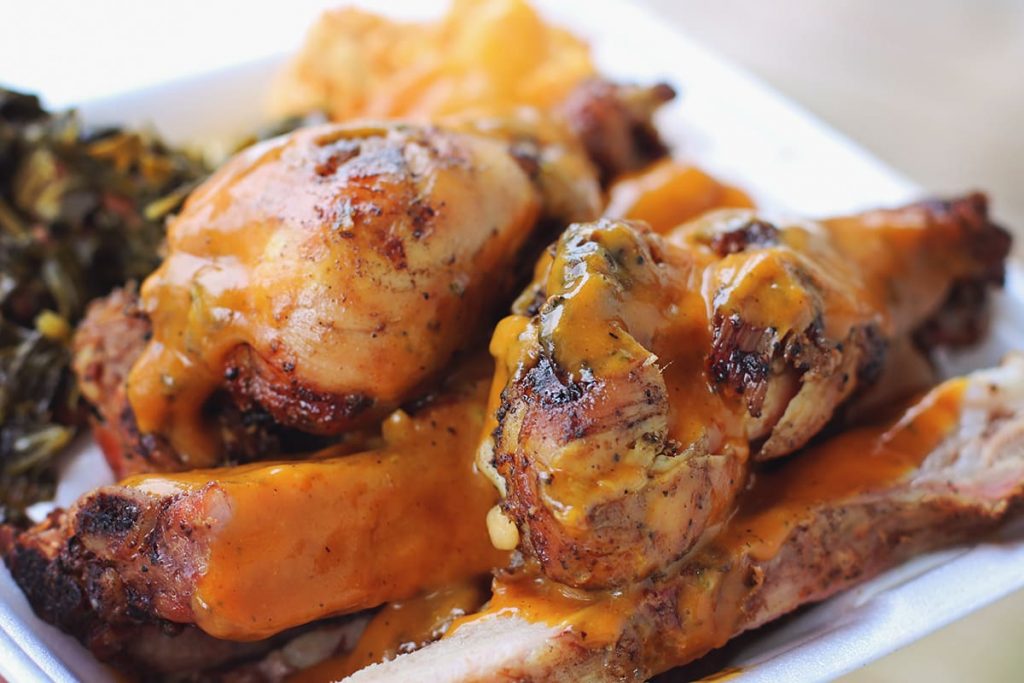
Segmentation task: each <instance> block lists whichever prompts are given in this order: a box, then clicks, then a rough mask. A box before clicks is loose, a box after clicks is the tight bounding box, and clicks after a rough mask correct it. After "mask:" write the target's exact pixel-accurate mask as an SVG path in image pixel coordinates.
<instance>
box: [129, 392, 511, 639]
mask: <svg viewBox="0 0 1024 683" xmlns="http://www.w3.org/2000/svg"><path fill="white" fill-rule="evenodd" d="M487 384H488V383H487V381H486V380H484V379H481V380H478V381H476V382H475V383H474V384H473V385H472V389H471V391H469V392H468V393H467V394H466V395H464V396H458V397H456V398H454V399H448V400H447V402H441V403H440V404H438V405H435V406H431V407H428V408H426V409H424V411H423V413H422V414H419V415H417V416H415V417H410V416H408V415H407V414H405V413H404V412H403V411H397V412H396V413H394V414H393V415H392V416H391V417H390V418H388V420H386V421H385V423H384V426H383V438H384V441H385V443H386V445H385V447H384V448H382V449H380V450H378V451H370V452H366V453H360V454H356V455H347V456H345V457H340V458H333V459H332V458H328V459H323V460H313V461H306V462H284V463H270V464H265V463H260V464H253V465H246V466H241V467H236V468H230V469H223V470H206V471H202V470H200V471H196V472H188V473H182V474H173V475H145V476H141V477H135V478H132V479H129V480H127V481H126V482H124V484H125V485H127V486H133V487H138V488H141V489H147V488H148V489H151V490H155V491H160V492H162V493H167V492H168V491H169V490H170V491H197V490H200V489H203V488H204V487H206V486H208V485H209V486H213V487H216V489H218V491H219V492H220V493H221V494H223V497H224V499H225V500H226V503H227V506H228V513H227V514H226V515H225V518H226V519H225V520H224V521H223V526H222V528H220V529H218V530H215V532H214V535H213V540H212V541H211V547H210V553H209V557H208V560H207V566H206V571H205V573H204V574H203V575H202V577H201V578H200V579H199V582H198V586H197V590H196V592H195V594H194V596H193V600H192V608H193V612H194V616H195V621H196V624H197V625H198V626H199V627H200V628H201V629H203V630H204V631H206V632H207V633H209V634H211V635H214V636H216V637H219V638H228V639H233V640H253V639H258V638H264V637H267V636H270V635H272V634H274V633H277V632H279V631H281V630H283V629H285V628H288V627H291V626H295V625H298V624H304V623H307V622H309V621H312V620H314V619H319V618H323V617H326V616H329V615H331V614H341V613H347V612H352V611H355V610H360V609H366V608H369V607H373V606H376V605H379V604H381V603H383V602H387V601H392V600H400V599H404V598H408V597H410V596H413V595H415V594H416V593H418V592H420V591H423V590H428V589H431V588H435V587H438V586H444V585H447V584H449V583H451V582H453V581H460V580H463V579H466V578H468V577H473V576H477V575H479V574H481V573H485V572H487V571H489V570H491V569H492V568H494V567H502V566H504V565H505V564H506V563H507V560H508V553H506V552H502V551H498V550H495V549H494V548H493V546H491V543H490V541H489V539H488V536H487V530H486V526H485V524H484V519H485V516H486V514H487V511H488V509H490V508H491V507H492V506H493V505H494V504H495V503H496V502H497V492H496V491H495V490H494V487H493V486H492V485H491V484H490V482H488V481H487V480H486V479H485V478H484V477H483V476H482V475H481V474H480V473H479V472H478V471H477V470H476V468H475V466H474V464H473V455H474V453H475V450H476V446H477V443H478V441H479V435H480V429H481V427H482V425H483V422H484V406H485V400H486V398H485V397H486V392H487ZM211 482H212V483H211Z"/></svg>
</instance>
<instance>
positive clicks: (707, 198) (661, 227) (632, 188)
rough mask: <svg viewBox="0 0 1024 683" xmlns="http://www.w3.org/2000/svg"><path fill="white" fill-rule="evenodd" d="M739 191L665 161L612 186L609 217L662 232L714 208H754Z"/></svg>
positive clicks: (681, 164)
mask: <svg viewBox="0 0 1024 683" xmlns="http://www.w3.org/2000/svg"><path fill="white" fill-rule="evenodd" d="M752 208H754V202H753V201H752V200H751V199H750V197H749V196H748V195H747V194H746V193H745V192H743V191H742V190H740V189H739V188H736V187H732V186H731V185H726V184H724V183H721V182H719V181H718V180H716V179H715V178H713V177H711V176H710V175H708V174H707V173H705V172H704V171H702V170H701V169H699V168H697V167H696V166H693V165H691V164H687V163H685V162H682V161H676V160H673V159H664V160H662V161H659V162H657V163H655V164H652V165H651V166H650V167H648V168H645V169H644V170H642V171H639V172H637V173H631V174H629V175H626V176H623V177H622V178H620V179H618V180H616V181H615V183H614V184H613V185H612V187H611V190H610V194H609V201H608V210H607V212H606V213H607V215H608V216H611V217H613V218H630V219H634V220H641V221H647V223H649V224H650V226H651V228H653V229H654V231H655V232H658V233H662V234H664V233H667V232H669V231H671V230H672V228H675V227H676V226H678V225H681V224H682V223H685V222H686V221H689V220H692V219H694V218H696V217H697V216H700V215H701V214H703V213H706V212H708V211H712V210H714V209H752Z"/></svg>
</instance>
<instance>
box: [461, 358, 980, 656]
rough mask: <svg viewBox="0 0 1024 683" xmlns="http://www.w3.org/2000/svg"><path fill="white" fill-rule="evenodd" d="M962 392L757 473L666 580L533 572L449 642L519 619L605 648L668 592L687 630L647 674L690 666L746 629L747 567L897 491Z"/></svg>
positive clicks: (930, 399) (660, 648)
mask: <svg viewBox="0 0 1024 683" xmlns="http://www.w3.org/2000/svg"><path fill="white" fill-rule="evenodd" d="M965 386H966V380H965V379H962V378H961V379H954V380H950V381H947V382H945V383H943V384H942V385H940V386H938V387H936V388H935V389H933V390H932V391H931V392H929V393H928V394H926V395H925V396H924V398H923V399H921V400H920V401H919V402H917V403H916V404H914V405H913V406H912V407H911V408H910V409H908V410H907V411H906V412H904V413H903V415H902V417H901V418H900V419H898V420H896V421H893V422H888V423H885V424H880V425H877V426H868V427H862V428H856V429H853V430H851V431H849V432H846V433H844V434H842V435H840V436H837V437H835V438H833V439H830V440H828V441H826V442H823V443H821V444H819V445H817V446H814V447H811V448H809V449H807V450H806V451H804V452H802V453H800V454H797V455H795V456H793V457H792V458H790V459H789V460H788V461H786V462H784V463H783V464H781V465H780V466H778V467H776V468H774V469H772V470H771V471H769V472H764V473H758V474H757V475H755V478H754V482H753V484H752V486H751V488H750V490H748V491H746V492H745V493H743V494H742V495H741V497H740V499H739V510H738V512H737V513H736V515H735V516H734V517H733V518H732V519H731V520H730V521H729V522H728V523H727V524H726V526H725V528H724V529H723V531H722V532H721V534H720V535H719V536H718V537H717V538H715V539H714V540H713V541H711V543H710V544H709V545H708V546H706V547H705V548H703V549H701V550H698V551H696V552H695V553H694V554H692V555H691V556H690V557H688V558H685V559H684V560H683V561H682V562H681V564H680V565H678V568H679V570H678V571H677V572H675V573H672V574H670V575H669V576H668V577H667V578H662V579H661V580H660V581H655V580H647V581H645V582H643V583H641V584H637V585H634V586H632V587H631V588H629V589H626V590H623V591H616V592H607V591H602V592H598V591H582V590H578V589H574V588H570V587H568V586H563V585H561V584H556V583H554V582H552V581H550V580H548V579H546V578H544V577H542V576H538V575H537V574H536V568H533V569H532V570H527V571H526V572H523V573H520V574H513V575H508V576H504V577H500V578H498V579H496V580H495V582H494V587H493V590H494V597H493V598H492V600H491V602H490V603H489V604H488V606H487V608H486V609H484V610H482V611H481V612H479V613H477V614H474V615H470V616H467V617H465V618H464V619H461V620H459V621H458V622H456V623H455V624H454V625H453V626H452V628H451V629H449V631H448V633H447V634H446V635H450V634H451V633H453V632H455V631H456V630H457V629H458V628H463V627H465V626H466V624H469V623H472V622H473V621H475V620H479V619H485V618H503V617H518V618H521V619H524V620H526V621H529V622H531V623H544V624H548V625H550V626H552V627H554V628H555V629H557V630H558V631H559V632H560V633H561V632H574V633H576V634H578V635H579V636H580V639H581V640H582V641H583V642H582V644H583V646H585V647H593V648H602V647H605V646H609V645H612V644H614V643H615V642H617V641H618V639H619V637H620V636H621V635H622V634H623V633H624V631H625V630H626V629H627V628H628V626H629V624H630V621H631V619H632V618H633V617H634V615H636V613H637V611H638V610H639V609H640V608H641V606H642V604H643V602H644V600H645V598H646V597H647V596H648V595H650V594H653V593H654V592H657V591H669V592H671V593H674V594H675V595H676V597H677V604H676V607H677V611H678V614H679V619H680V623H681V624H682V627H681V628H680V629H678V630H675V631H672V632H665V631H660V632H658V633H657V634H648V636H649V639H648V640H647V642H648V649H647V650H646V654H645V657H646V659H645V661H644V662H643V663H642V666H643V667H644V669H645V670H646V671H648V672H650V673H657V672H658V671H663V670H666V669H668V668H671V667H673V666H678V665H681V664H685V663H687V662H690V661H693V660H694V659H696V658H698V657H700V656H702V655H703V654H705V653H706V652H708V651H710V650H712V649H714V648H717V647H721V646H722V645H723V644H725V642H726V641H728V640H729V639H730V638H732V637H734V636H735V635H736V634H737V633H739V632H740V631H742V630H743V629H744V628H746V624H745V623H744V617H745V613H744V612H743V610H742V609H741V604H742V603H743V600H744V598H745V597H746V596H747V595H749V592H750V590H751V586H750V585H749V584H748V583H747V568H748V567H749V566H750V563H751V562H757V561H766V560H769V559H771V558H772V557H774V556H775V555H776V554H777V553H778V552H779V550H780V548H781V546H782V545H783V544H784V543H785V542H786V540H787V538H788V537H789V535H790V533H791V531H792V530H793V529H794V528H796V527H797V526H798V525H800V524H801V523H803V522H804V521H806V520H808V519H810V518H813V516H814V515H815V514H816V509H817V508H818V507H819V506H830V505H836V506H839V505H842V504H843V503H844V501H847V500H850V499H852V498H855V497H857V496H861V495H867V494H870V493H871V492H876V491H877V492H882V491H885V490H886V489H887V488H889V487H892V486H898V485H899V484H900V482H902V481H904V480H905V479H906V478H907V477H908V475H910V474H911V473H912V472H913V471H914V470H915V469H916V468H918V467H919V466H920V465H921V464H922V463H923V462H924V460H925V458H927V457H928V455H929V454H930V453H932V452H933V451H934V450H935V449H936V447H938V445H939V444H940V443H941V442H942V440H943V439H945V438H947V437H948V436H949V435H950V434H951V433H952V432H953V431H955V429H956V428H957V426H958V424H959V418H960V411H961V406H962V401H963V393H964V389H965ZM688 569H689V571H687V570H688ZM694 569H697V570H699V571H694ZM531 571H532V572H533V573H531ZM640 627H641V628H642V624H641V626H640ZM583 633H586V634H587V637H586V638H585V639H583V638H582V634H583Z"/></svg>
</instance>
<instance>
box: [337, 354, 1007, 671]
mask: <svg viewBox="0 0 1024 683" xmlns="http://www.w3.org/2000/svg"><path fill="white" fill-rule="evenodd" d="M1022 499H1024V358H1022V357H1021V356H1014V357H1011V358H1010V359H1008V361H1007V362H1006V363H1004V365H1003V366H1002V367H999V368H996V369H993V370H985V371H980V372H976V373H973V374H971V375H969V376H967V377H966V378H959V379H954V380H951V381H949V382H946V383H944V384H942V385H940V386H939V387H937V388H935V389H934V390H932V391H931V392H930V393H928V394H927V395H925V396H924V397H923V398H922V399H921V400H920V401H919V402H917V403H916V404H914V405H912V406H911V407H910V408H908V409H907V410H906V411H904V412H903V413H902V415H900V416H899V417H898V419H895V420H891V421H888V422H886V423H883V424H881V425H878V426H869V427H865V428H861V429H855V430H852V431H850V432H847V433H844V434H842V435H840V436H838V437H835V438H833V439H831V440H826V441H824V442H822V443H820V444H818V445H817V446H814V447H812V448H811V449H809V450H808V451H807V452H805V453H802V454H801V455H799V457H796V458H793V459H791V460H788V461H786V462H784V463H783V464H782V465H781V466H780V467H778V468H777V469H774V470H772V471H771V472H770V473H761V474H759V475H758V477H757V479H756V480H755V482H754V485H753V488H752V490H750V491H748V492H746V493H744V495H743V498H742V500H741V502H740V506H739V511H738V513H737V515H736V517H734V518H733V519H732V520H730V521H729V522H728V523H727V524H726V526H725V529H724V530H723V532H722V533H721V534H719V535H718V537H716V538H715V539H714V540H713V541H712V542H710V543H709V544H708V545H707V546H704V547H702V548H701V549H700V550H698V551H696V552H695V553H694V554H693V555H691V556H690V557H687V558H686V559H684V560H683V561H682V562H680V563H677V564H675V565H673V566H668V567H664V568H663V571H662V572H661V573H660V574H659V575H658V576H656V577H652V578H649V579H647V580H645V581H642V582H639V583H637V584H633V585H630V586H628V587H627V588H625V589H624V590H622V591H616V592H586V591H579V590H574V589H572V588H569V587H566V586H559V585H556V584H553V583H551V582H550V581H546V580H543V579H539V578H537V577H536V575H535V574H534V573H532V572H530V571H529V570H524V571H522V572H520V573H511V574H508V575H506V576H504V577H499V578H498V579H497V580H496V581H495V597H494V598H493V599H492V601H491V604H490V607H489V608H488V609H486V610H485V611H483V612H482V613H480V614H477V615H472V616H470V617H468V620H467V621H463V622H462V623H461V624H459V623H456V625H455V626H454V627H453V629H451V630H449V632H448V635H447V636H446V637H445V638H444V639H443V640H441V641H440V642H438V643H435V644H433V645H430V646H427V647H426V648H424V649H422V650H419V651H417V652H414V653H412V654H408V655H404V656H400V657H398V658H397V659H395V660H392V661H390V662H387V663H385V664H381V665H378V666H373V667H369V668H367V669H364V670H363V671H361V672H359V673H357V674H356V675H355V676H354V677H353V678H352V679H350V680H351V681H352V683H370V682H371V681H389V683H390V682H402V681H421V680H430V681H450V682H453V683H454V682H455V681H459V682H468V681H489V680H499V679H500V680H529V681H552V682H555V681H579V680H587V681H634V680H635V681H643V680H647V679H648V678H650V677H651V676H653V675H655V674H657V673H658V672H661V671H665V670H667V669H670V668H672V667H674V666H678V665H680V664H685V663H687V662H690V661H692V660H694V659H696V658H698V657H700V656H702V655H703V654H705V653H706V652H708V651H710V650H712V649H714V648H717V647H721V646H722V645H724V644H725V643H726V641H728V640H729V639H730V638H732V637H734V636H736V635H737V634H739V633H741V632H743V631H746V630H748V629H752V628H756V627H757V626H759V625H761V624H764V623H766V622H768V621H771V620H773V619H776V618H778V617H780V616H782V615H784V614H786V613H788V612H791V611H792V610H794V609H796V608H797V607H799V606H801V605H804V604H807V603H810V602H815V601H819V600H823V599H825V598H827V597H829V596H831V595H833V594H835V593H837V592H839V591H841V590H843V589H845V588H848V587H850V586H852V585H854V584H857V583H859V582H862V581H865V580H867V579H868V578H870V577H872V576H874V575H875V574H878V573H879V572H881V571H883V570H885V569H887V568H889V567H892V566H894V565H896V564H899V563H900V562H903V561H904V560H906V559H907V558H909V557H911V556H913V555H916V554H919V553H922V552H926V551H929V550H932V549H935V548H938V547H940V546H944V545H949V544H953V543H957V542H962V541H970V540H974V539H976V538H977V537H978V535H979V534H981V533H984V532H986V531H987V530H990V529H992V528H993V527H995V525H996V524H998V523H999V521H1000V520H1001V519H1003V518H1004V516H1005V515H1006V513H1007V512H1008V511H1010V510H1012V509H1013V508H1014V505H1015V504H1016V503H1019V502H1020V501H1021V500H1022Z"/></svg>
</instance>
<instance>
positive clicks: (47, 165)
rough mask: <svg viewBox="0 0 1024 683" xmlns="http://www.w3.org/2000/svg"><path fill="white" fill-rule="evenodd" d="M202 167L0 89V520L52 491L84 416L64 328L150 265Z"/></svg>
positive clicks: (147, 137) (193, 158)
mask: <svg viewBox="0 0 1024 683" xmlns="http://www.w3.org/2000/svg"><path fill="white" fill-rule="evenodd" d="M207 171H208V169H207V167H206V165H205V164H204V163H203V161H202V160H201V158H200V157H199V156H198V155H195V154H191V153H187V152H185V151H181V150H176V149H172V148H170V147H168V146H167V145H165V144H164V143H162V142H161V141H160V140H159V139H158V138H157V137H156V136H155V135H153V134H151V133H148V132H144V131H127V130H122V129H119V128H105V129H99V130H89V129H87V128H84V127H83V126H82V124H81V121H80V120H79V118H78V117H77V116H76V115H75V113H74V112H68V113H61V114H51V113H49V112H47V111H45V110H44V109H43V108H42V107H41V106H40V104H39V101H38V99H37V98H36V97H34V96H32V95H26V94H22V93H17V92H12V91H9V90H3V89H0V518H8V519H9V518H12V517H16V516H18V515H20V514H21V513H22V511H23V509H24V507H25V506H26V505H29V504H31V503H32V502H35V501H37V500H41V499H44V498H46V497H48V496H49V495H50V494H51V493H52V488H53V485H54V472H53V459H54V456H55V455H56V454H57V453H58V452H59V451H60V450H61V449H62V448H63V447H64V446H65V445H67V443H68V442H69V441H70V440H71V438H72V437H73V436H74V434H75V432H76V431H77V429H78V427H79V426H80V425H81V424H82V418H83V412H84V410H83V409H82V407H81V405H80V401H79V398H78V394H77V391H76V388H75V382H74V378H73V376H72V375H71V372H70V369H69V367H68V365H69V361H70V349H69V345H68V343H69V339H70V333H71V329H72V327H73V326H74V325H75V323H77V322H78V320H79V319H80V318H81V317H82V315H83V314H84V312H85V307H86V305H87V304H88V303H89V301H90V300H92V299H93V298H95V297H98V296H102V295H103V294H106V293H107V292H109V291H110V290H111V289H113V288H114V287H116V286H119V285H121V284H123V283H125V282H126V281H130V280H139V279H141V278H143V277H145V276H146V275H147V274H148V273H149V272H150V271H152V270H153V269H154V268H155V267H156V266H157V264H158V263H159V260H160V246H161V243H162V240H163V236H164V219H165V218H166V216H167V215H168V214H169V213H171V212H173V211H174V210H176V209H177V208H178V206H179V205H180V203H181V201H182V200H183V199H184V198H185V196H186V195H187V194H188V192H189V191H190V190H191V188H192V187H194V186H195V184H196V183H197V182H199V181H200V180H201V179H202V178H203V177H204V176H205V175H206V173H207Z"/></svg>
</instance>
